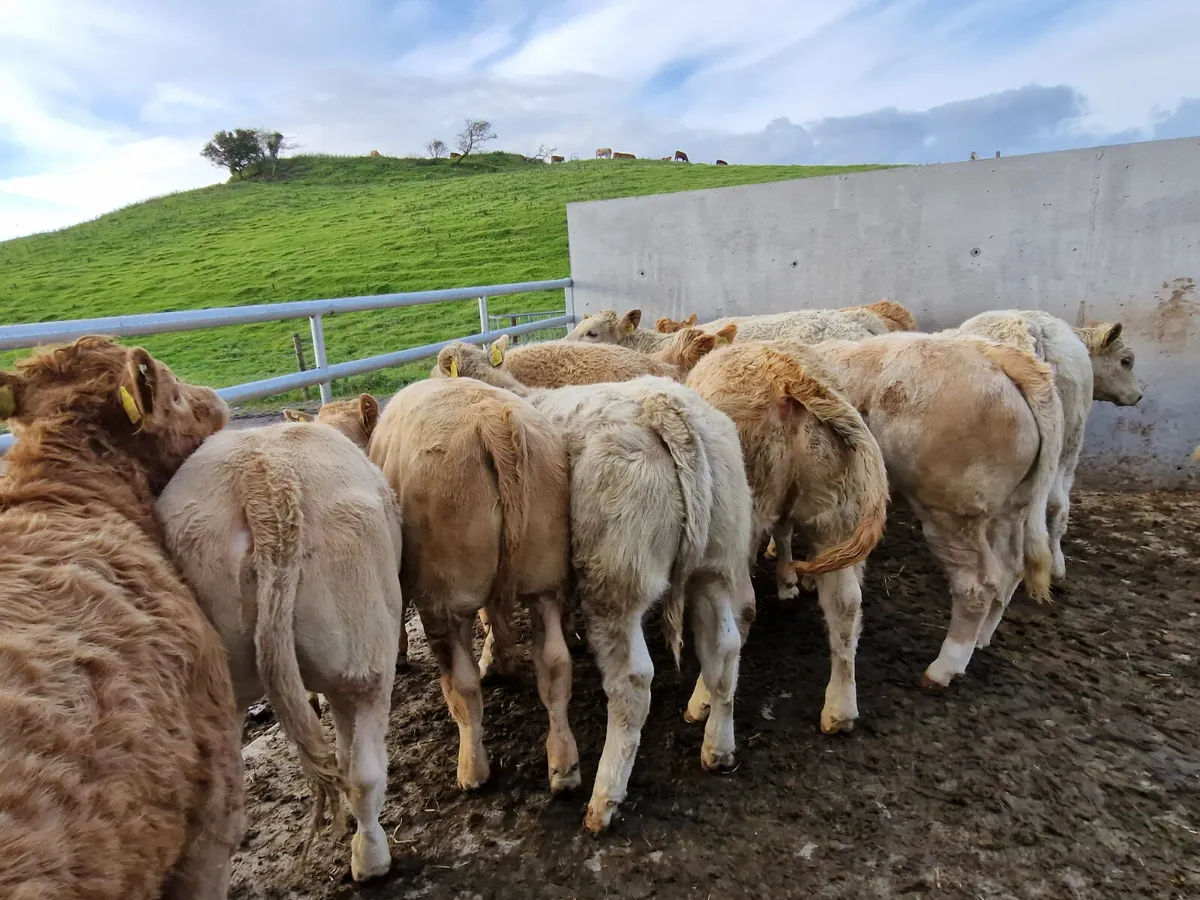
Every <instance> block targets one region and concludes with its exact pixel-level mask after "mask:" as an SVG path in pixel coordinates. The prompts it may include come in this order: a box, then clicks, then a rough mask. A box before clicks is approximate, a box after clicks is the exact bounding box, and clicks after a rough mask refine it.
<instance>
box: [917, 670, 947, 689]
mask: <svg viewBox="0 0 1200 900" xmlns="http://www.w3.org/2000/svg"><path fill="white" fill-rule="evenodd" d="M949 686H950V682H949V681H947V682H946V683H945V684H942V682H940V681H938V680H937V679H936V678H934V677H933V676H931V675H930V674H929V670H928V669H926V670H925V672H924V673H923V674H922V675H921V687H922V688H924V689H925V690H927V691H944V690H945V689H946V688H947V687H949Z"/></svg>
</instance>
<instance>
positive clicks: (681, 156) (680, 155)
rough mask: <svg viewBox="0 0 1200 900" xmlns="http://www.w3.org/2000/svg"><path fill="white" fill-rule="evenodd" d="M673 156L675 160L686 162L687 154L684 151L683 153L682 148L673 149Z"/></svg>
mask: <svg viewBox="0 0 1200 900" xmlns="http://www.w3.org/2000/svg"><path fill="white" fill-rule="evenodd" d="M675 158H676V159H677V160H679V161H680V162H687V161H688V155H687V154H686V153H684V152H683V151H682V150H676V151H675Z"/></svg>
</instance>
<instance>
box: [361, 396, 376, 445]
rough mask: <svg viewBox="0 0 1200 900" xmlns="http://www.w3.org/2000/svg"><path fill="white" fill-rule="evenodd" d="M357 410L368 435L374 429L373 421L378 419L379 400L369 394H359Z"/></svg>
mask: <svg viewBox="0 0 1200 900" xmlns="http://www.w3.org/2000/svg"><path fill="white" fill-rule="evenodd" d="M358 411H359V413H360V414H361V415H362V423H363V428H365V429H366V430H367V434H368V435H370V434H371V432H373V431H374V430H375V423H376V422H378V421H379V401H378V400H376V399H375V398H374V397H372V396H371V395H370V394H359V395H358Z"/></svg>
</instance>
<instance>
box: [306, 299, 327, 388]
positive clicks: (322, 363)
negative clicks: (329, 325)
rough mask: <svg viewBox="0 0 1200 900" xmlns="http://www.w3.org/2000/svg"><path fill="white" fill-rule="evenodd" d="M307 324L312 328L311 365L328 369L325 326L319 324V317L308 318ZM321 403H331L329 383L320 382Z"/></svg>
mask: <svg viewBox="0 0 1200 900" xmlns="http://www.w3.org/2000/svg"><path fill="white" fill-rule="evenodd" d="M308 324H309V325H310V326H311V327H312V342H313V364H314V366H315V367H316V368H318V369H324V368H328V362H327V361H326V359H325V325H324V324H323V323H322V322H321V317H320V316H309V317H308ZM321 402H322V403H332V402H333V384H332V383H331V382H328V381H322V382H321Z"/></svg>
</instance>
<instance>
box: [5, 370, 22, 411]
mask: <svg viewBox="0 0 1200 900" xmlns="http://www.w3.org/2000/svg"><path fill="white" fill-rule="evenodd" d="M24 398H25V379H24V378H22V377H21V376H20V375H16V374H14V373H12V372H0V421H3V420H4V419H9V418H12V417H13V416H15V415H19V414H20V412H21V401H22V400H23V399H24Z"/></svg>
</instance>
